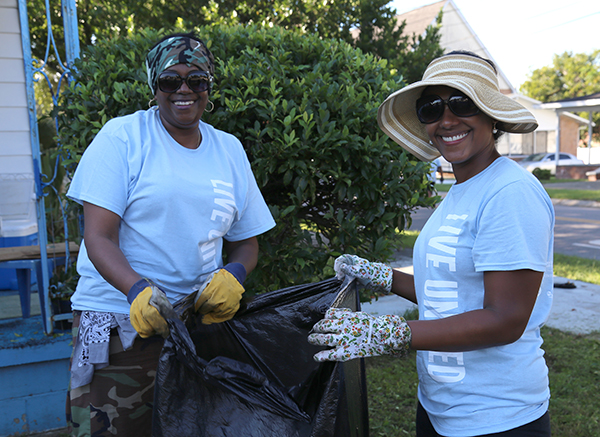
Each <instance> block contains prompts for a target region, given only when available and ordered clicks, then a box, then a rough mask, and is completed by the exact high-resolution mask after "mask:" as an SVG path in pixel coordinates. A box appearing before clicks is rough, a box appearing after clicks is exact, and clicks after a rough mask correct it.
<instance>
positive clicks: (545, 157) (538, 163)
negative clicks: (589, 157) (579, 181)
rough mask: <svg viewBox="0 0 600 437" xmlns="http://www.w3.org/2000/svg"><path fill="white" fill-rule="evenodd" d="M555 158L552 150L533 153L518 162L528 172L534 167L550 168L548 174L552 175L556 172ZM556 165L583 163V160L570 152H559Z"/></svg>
mask: <svg viewBox="0 0 600 437" xmlns="http://www.w3.org/2000/svg"><path fill="white" fill-rule="evenodd" d="M555 158H556V156H555V154H554V152H550V153H534V154H532V155H529V156H528V157H527V158H525V159H523V160H521V161H519V164H520V165H521V166H522V167H524V168H525V169H526V170H528V171H530V172H533V170H535V169H536V168H541V169H543V170H550V174H553V175H554V174H556V161H555ZM558 165H583V161H582V160H581V159H577V157H576V156H575V155H571V154H570V153H564V152H560V153H559V154H558Z"/></svg>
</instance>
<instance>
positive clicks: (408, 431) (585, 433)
mask: <svg viewBox="0 0 600 437" xmlns="http://www.w3.org/2000/svg"><path fill="white" fill-rule="evenodd" d="M542 336H543V338H544V346H543V348H544V350H545V352H546V355H545V357H546V362H547V364H548V367H549V370H550V392H551V399H550V415H551V419H550V420H551V423H552V435H554V436H557V437H592V436H600V395H599V394H598V387H599V386H600V341H598V340H597V339H594V338H593V337H592V336H581V335H572V334H568V333H564V332H561V331H559V330H556V329H552V328H543V329H542ZM415 358H416V353H415V352H411V354H410V355H409V356H408V357H406V358H402V359H398V358H395V357H390V356H388V355H386V356H382V357H374V358H367V359H366V360H365V362H366V373H367V392H368V402H369V426H370V431H371V436H373V437H375V436H387V437H396V436H398V437H400V436H414V435H415V423H414V422H415V414H416V399H417V381H418V379H417V369H416V364H415Z"/></svg>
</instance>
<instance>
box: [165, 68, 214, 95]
mask: <svg viewBox="0 0 600 437" xmlns="http://www.w3.org/2000/svg"><path fill="white" fill-rule="evenodd" d="M184 81H185V83H186V84H187V86H188V88H189V89H190V90H191V91H193V92H195V93H201V92H203V91H206V90H207V89H209V88H210V83H211V82H212V76H211V74H210V73H209V72H208V71H193V72H191V73H190V74H188V76H187V77H185V78H184V77H181V76H180V75H178V74H177V73H175V72H169V71H165V72H163V73H161V75H160V76H158V89H159V90H161V91H162V92H164V93H174V92H176V91H177V90H178V89H179V88H181V84H182V83H183V82H184Z"/></svg>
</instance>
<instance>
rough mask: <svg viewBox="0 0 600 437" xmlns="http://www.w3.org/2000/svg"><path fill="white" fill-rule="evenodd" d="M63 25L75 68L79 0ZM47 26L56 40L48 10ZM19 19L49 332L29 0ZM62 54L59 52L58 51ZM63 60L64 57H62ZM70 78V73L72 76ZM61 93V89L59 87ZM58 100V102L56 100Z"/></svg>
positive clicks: (65, 5)
mask: <svg viewBox="0 0 600 437" xmlns="http://www.w3.org/2000/svg"><path fill="white" fill-rule="evenodd" d="M48 10H49V3H48V0H46V11H48ZM62 12H63V24H64V29H65V46H66V52H67V53H66V68H65V70H66V71H67V72H68V68H70V67H72V65H73V62H74V60H75V59H76V58H77V57H78V56H79V33H78V30H77V8H76V4H75V0H63V2H62ZM46 16H47V27H48V33H49V38H48V41H49V42H50V41H53V37H52V35H51V33H52V23H51V22H50V14H49V13H48V12H47V13H46ZM19 21H20V25H21V45H22V48H23V62H24V64H25V86H26V88H27V105H28V113H29V128H30V129H29V131H30V140H31V154H32V158H33V173H34V180H35V190H36V210H37V223H38V241H39V245H40V258H41V273H42V274H41V278H40V277H39V276H40V275H37V276H38V278H37V284H38V293H43V296H44V304H43V305H44V308H42V314H44V315H45V317H44V320H43V323H44V330H45V332H46V333H47V334H52V332H53V325H52V308H51V304H50V296H49V286H50V273H49V270H48V253H47V250H46V247H47V244H48V235H47V232H46V208H45V205H44V184H43V182H42V165H41V159H40V142H39V132H38V125H37V113H36V102H35V93H34V87H33V82H34V81H33V74H34V67H33V59H32V55H31V40H30V37H29V23H28V14H27V0H19ZM56 55H57V57H59V55H58V53H56ZM59 63H60V57H59ZM69 80H71V79H70V76H69ZM57 93H58V90H57ZM55 103H56V102H55ZM66 250H67V260H68V259H69V248H68V244H66Z"/></svg>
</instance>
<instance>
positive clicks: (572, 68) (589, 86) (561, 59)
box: [520, 50, 600, 141]
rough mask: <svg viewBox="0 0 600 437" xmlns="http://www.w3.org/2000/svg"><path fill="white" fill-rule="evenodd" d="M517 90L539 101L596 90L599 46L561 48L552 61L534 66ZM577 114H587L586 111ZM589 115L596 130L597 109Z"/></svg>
mask: <svg viewBox="0 0 600 437" xmlns="http://www.w3.org/2000/svg"><path fill="white" fill-rule="evenodd" d="M520 91H521V92H522V93H523V94H524V95H526V96H529V97H532V98H534V99H537V100H539V101H541V102H543V103H546V102H554V101H557V100H563V99H570V98H573V97H583V96H587V95H590V94H595V93H598V92H600V50H595V51H594V52H592V53H590V54H585V53H573V52H564V53H563V54H561V55H554V58H553V61H552V65H549V66H546V67H542V68H538V69H537V70H534V71H533V72H532V73H531V74H530V75H529V78H528V80H527V81H525V82H524V83H523V85H521V88H520ZM579 115H581V116H582V117H584V118H588V117H589V115H588V113H587V112H581V113H579ZM592 119H593V120H594V122H595V123H596V132H598V128H599V125H600V113H598V112H596V113H594V114H593V115H592ZM586 141H587V140H586Z"/></svg>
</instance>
